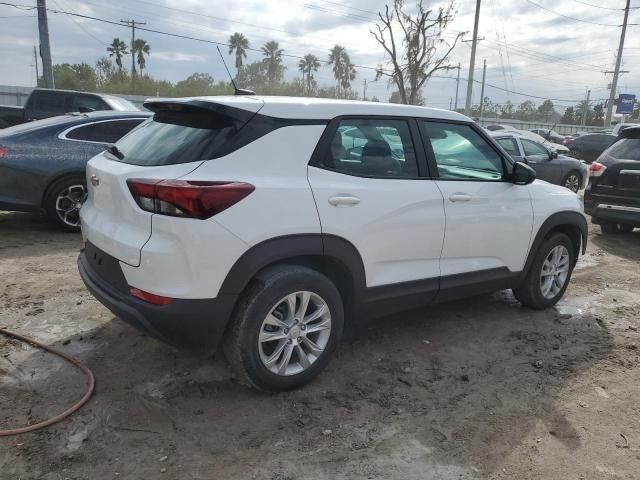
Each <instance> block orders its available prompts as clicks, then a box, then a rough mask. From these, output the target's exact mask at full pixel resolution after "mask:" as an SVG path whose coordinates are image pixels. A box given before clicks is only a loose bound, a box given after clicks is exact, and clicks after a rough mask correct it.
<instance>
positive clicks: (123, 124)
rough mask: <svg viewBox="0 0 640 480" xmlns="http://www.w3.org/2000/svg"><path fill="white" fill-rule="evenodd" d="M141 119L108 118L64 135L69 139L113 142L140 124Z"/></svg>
mask: <svg viewBox="0 0 640 480" xmlns="http://www.w3.org/2000/svg"><path fill="white" fill-rule="evenodd" d="M141 122H142V119H132V120H110V121H108V122H98V123H90V124H88V125H83V126H81V127H78V128H74V129H73V130H71V131H69V132H68V133H67V134H66V135H65V136H66V138H68V139H70V140H83V141H85V142H99V143H115V142H117V141H118V140H120V139H121V138H122V137H124V136H125V135H126V134H127V133H129V132H130V131H131V130H133V129H134V128H135V127H137V126H138V125H140V123H141Z"/></svg>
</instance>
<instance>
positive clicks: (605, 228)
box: [600, 222, 618, 235]
mask: <svg viewBox="0 0 640 480" xmlns="http://www.w3.org/2000/svg"><path fill="white" fill-rule="evenodd" d="M600 230H601V231H602V233H603V234H605V235H613V234H615V233H618V225H616V224H615V223H609V222H605V223H601V224H600Z"/></svg>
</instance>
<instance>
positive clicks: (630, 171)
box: [592, 128, 640, 206]
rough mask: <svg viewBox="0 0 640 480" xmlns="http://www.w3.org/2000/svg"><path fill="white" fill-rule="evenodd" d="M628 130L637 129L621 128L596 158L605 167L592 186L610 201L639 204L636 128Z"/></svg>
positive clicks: (639, 153)
mask: <svg viewBox="0 0 640 480" xmlns="http://www.w3.org/2000/svg"><path fill="white" fill-rule="evenodd" d="M631 130H637V132H635V134H634V132H632V131H629V130H626V131H624V132H623V133H622V134H621V137H622V138H620V140H618V141H617V142H616V143H615V144H613V145H612V146H611V147H609V148H608V149H607V150H606V151H605V152H604V153H603V154H602V155H601V156H600V157H599V158H598V163H600V164H602V165H604V166H605V167H606V168H605V170H604V172H603V173H602V175H601V176H600V177H598V178H597V182H595V183H594V186H593V189H592V190H593V193H594V194H596V195H602V196H606V197H607V199H609V200H610V201H612V202H614V203H617V204H622V205H633V206H640V129H635V128H634V129H631Z"/></svg>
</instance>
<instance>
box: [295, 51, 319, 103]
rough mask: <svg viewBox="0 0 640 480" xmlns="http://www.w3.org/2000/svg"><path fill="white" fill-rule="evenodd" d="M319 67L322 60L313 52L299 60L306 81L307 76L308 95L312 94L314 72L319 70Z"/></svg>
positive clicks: (299, 68)
mask: <svg viewBox="0 0 640 480" xmlns="http://www.w3.org/2000/svg"><path fill="white" fill-rule="evenodd" d="M319 68H320V60H318V57H316V56H315V55H313V54H311V53H308V54H306V55H305V56H304V58H303V59H302V60H300V61H299V62H298V70H300V72H302V81H303V82H304V79H305V76H306V78H307V95H311V81H312V80H313V73H314V72H317V71H318V69H319Z"/></svg>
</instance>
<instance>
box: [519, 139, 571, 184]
mask: <svg viewBox="0 0 640 480" xmlns="http://www.w3.org/2000/svg"><path fill="white" fill-rule="evenodd" d="M519 140H520V142H521V144H522V151H523V153H524V158H526V159H527V163H528V164H529V165H530V166H531V167H532V168H533V169H534V170H535V171H536V177H537V178H539V179H540V180H545V181H547V182H550V183H555V184H559V183H560V182H561V181H562V167H561V166H560V165H558V164H557V163H555V164H554V163H553V158H552V156H551V155H550V152H549V150H547V149H546V148H545V147H544V145H541V144H539V143H538V142H534V141H533V140H529V139H527V138H520V139H519Z"/></svg>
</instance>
